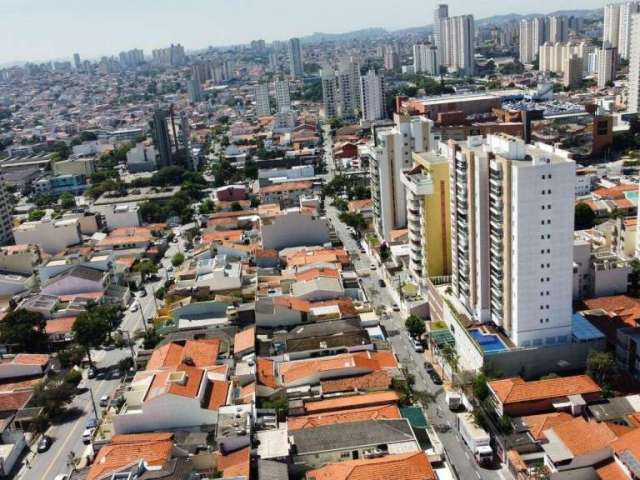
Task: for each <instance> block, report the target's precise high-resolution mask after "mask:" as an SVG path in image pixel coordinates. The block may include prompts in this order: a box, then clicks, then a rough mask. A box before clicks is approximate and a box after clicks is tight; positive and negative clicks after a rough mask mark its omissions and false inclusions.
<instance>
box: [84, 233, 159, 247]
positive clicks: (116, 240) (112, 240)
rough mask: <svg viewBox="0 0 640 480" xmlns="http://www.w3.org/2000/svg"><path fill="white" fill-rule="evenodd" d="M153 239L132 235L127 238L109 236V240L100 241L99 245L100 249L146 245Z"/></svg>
mask: <svg viewBox="0 0 640 480" xmlns="http://www.w3.org/2000/svg"><path fill="white" fill-rule="evenodd" d="M150 241H151V239H150V238H149V237H145V236H143V235H130V236H126V237H113V236H111V235H109V236H108V237H107V238H103V239H102V240H100V241H99V242H98V243H97V245H98V246H99V247H111V246H114V245H123V244H128V243H144V242H150Z"/></svg>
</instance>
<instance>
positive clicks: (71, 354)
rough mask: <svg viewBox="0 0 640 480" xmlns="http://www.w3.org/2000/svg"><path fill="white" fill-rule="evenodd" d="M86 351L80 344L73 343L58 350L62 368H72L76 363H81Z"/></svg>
mask: <svg viewBox="0 0 640 480" xmlns="http://www.w3.org/2000/svg"><path fill="white" fill-rule="evenodd" d="M85 354H86V352H85V350H84V348H82V347H81V346H80V345H71V346H69V347H68V348H65V349H64V350H60V351H59V352H58V361H59V362H60V366H61V367H62V368H71V367H73V366H74V365H81V364H82V359H83V358H84V356H85Z"/></svg>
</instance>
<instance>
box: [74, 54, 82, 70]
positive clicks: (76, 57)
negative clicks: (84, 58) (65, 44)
mask: <svg viewBox="0 0 640 480" xmlns="http://www.w3.org/2000/svg"><path fill="white" fill-rule="evenodd" d="M73 64H74V66H75V67H76V70H80V69H81V68H82V62H81V61H80V54H79V53H74V54H73Z"/></svg>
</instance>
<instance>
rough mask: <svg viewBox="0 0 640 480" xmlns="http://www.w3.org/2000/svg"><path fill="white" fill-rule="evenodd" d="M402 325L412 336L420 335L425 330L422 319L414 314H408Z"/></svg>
mask: <svg viewBox="0 0 640 480" xmlns="http://www.w3.org/2000/svg"><path fill="white" fill-rule="evenodd" d="M404 326H405V328H406V329H407V331H408V332H409V335H411V336H412V337H420V336H422V334H423V333H424V332H426V330H427V327H426V324H425V323H424V320H422V319H421V318H420V317H417V316H416V315H409V316H408V317H407V319H406V320H405V321H404Z"/></svg>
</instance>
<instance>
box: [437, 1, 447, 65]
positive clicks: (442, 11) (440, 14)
mask: <svg viewBox="0 0 640 480" xmlns="http://www.w3.org/2000/svg"><path fill="white" fill-rule="evenodd" d="M448 17H449V6H448V5H446V4H439V5H436V8H435V10H434V11H433V44H434V45H435V47H436V55H437V62H438V67H439V66H440V65H442V60H441V56H442V43H441V39H440V22H441V21H442V20H443V19H445V18H448Z"/></svg>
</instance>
